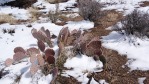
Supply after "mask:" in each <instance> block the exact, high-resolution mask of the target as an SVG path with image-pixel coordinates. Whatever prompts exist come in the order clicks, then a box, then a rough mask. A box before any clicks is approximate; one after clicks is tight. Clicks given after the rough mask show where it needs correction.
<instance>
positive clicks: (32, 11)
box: [27, 7, 41, 22]
mask: <svg viewBox="0 0 149 84" xmlns="http://www.w3.org/2000/svg"><path fill="white" fill-rule="evenodd" d="M27 10H28V11H29V13H30V14H31V22H34V21H37V20H38V18H39V17H40V16H41V13H40V12H39V10H38V9H37V8H34V7H29V8H28V9H27Z"/></svg>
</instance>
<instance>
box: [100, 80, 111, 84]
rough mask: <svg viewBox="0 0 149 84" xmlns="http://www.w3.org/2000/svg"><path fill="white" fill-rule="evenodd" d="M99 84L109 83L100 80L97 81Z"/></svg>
mask: <svg viewBox="0 0 149 84" xmlns="http://www.w3.org/2000/svg"><path fill="white" fill-rule="evenodd" d="M99 83H100V84H109V83H107V82H106V81H105V80H103V79H102V80H99Z"/></svg>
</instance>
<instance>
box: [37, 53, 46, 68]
mask: <svg viewBox="0 0 149 84" xmlns="http://www.w3.org/2000/svg"><path fill="white" fill-rule="evenodd" d="M37 59H38V64H39V65H40V66H43V65H44V63H45V61H44V59H43V57H42V55H37Z"/></svg>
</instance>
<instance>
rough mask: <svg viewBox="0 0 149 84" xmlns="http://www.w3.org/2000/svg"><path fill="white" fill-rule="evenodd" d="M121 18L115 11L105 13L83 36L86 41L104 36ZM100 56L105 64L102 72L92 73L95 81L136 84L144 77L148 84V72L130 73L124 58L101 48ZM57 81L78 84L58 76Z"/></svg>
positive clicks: (145, 82)
mask: <svg viewBox="0 0 149 84" xmlns="http://www.w3.org/2000/svg"><path fill="white" fill-rule="evenodd" d="M122 18H123V15H122V14H121V13H118V12H116V11H115V10H110V11H107V13H106V15H105V16H104V17H103V18H102V19H101V20H100V21H99V23H100V22H101V23H100V24H98V25H96V26H95V27H94V28H91V29H89V30H86V31H85V32H84V35H85V34H87V35H89V38H88V40H91V38H93V37H96V36H106V35H108V34H109V33H110V32H111V30H106V29H105V28H107V27H110V26H112V25H114V24H116V23H117V22H118V21H119V20H121V19H122ZM96 23H98V22H96ZM102 54H103V56H105V59H106V63H105V65H104V69H103V71H102V72H99V73H92V77H93V78H94V79H95V80H96V81H99V80H101V79H105V80H106V82H108V83H109V84H138V78H140V77H146V79H145V81H144V84H149V75H148V74H149V71H140V70H134V71H130V68H129V67H128V66H126V65H125V64H126V63H127V61H128V59H127V57H126V56H121V55H119V54H118V52H117V51H114V50H110V49H107V48H105V47H102ZM58 81H59V82H60V84H80V83H78V82H77V80H76V79H74V78H73V77H69V78H65V77H62V76H59V77H58Z"/></svg>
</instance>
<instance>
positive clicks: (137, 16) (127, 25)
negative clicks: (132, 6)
mask: <svg viewBox="0 0 149 84" xmlns="http://www.w3.org/2000/svg"><path fill="white" fill-rule="evenodd" d="M120 23H121V24H120V25H118V24H117V25H115V26H114V28H115V29H116V30H117V31H118V32H119V33H122V34H126V35H127V36H130V35H133V36H136V37H140V38H142V37H144V36H148V37H149V34H148V31H149V14H147V13H144V12H142V11H138V10H134V11H133V12H132V13H131V14H128V15H126V16H125V18H124V19H122V20H121V21H120Z"/></svg>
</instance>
